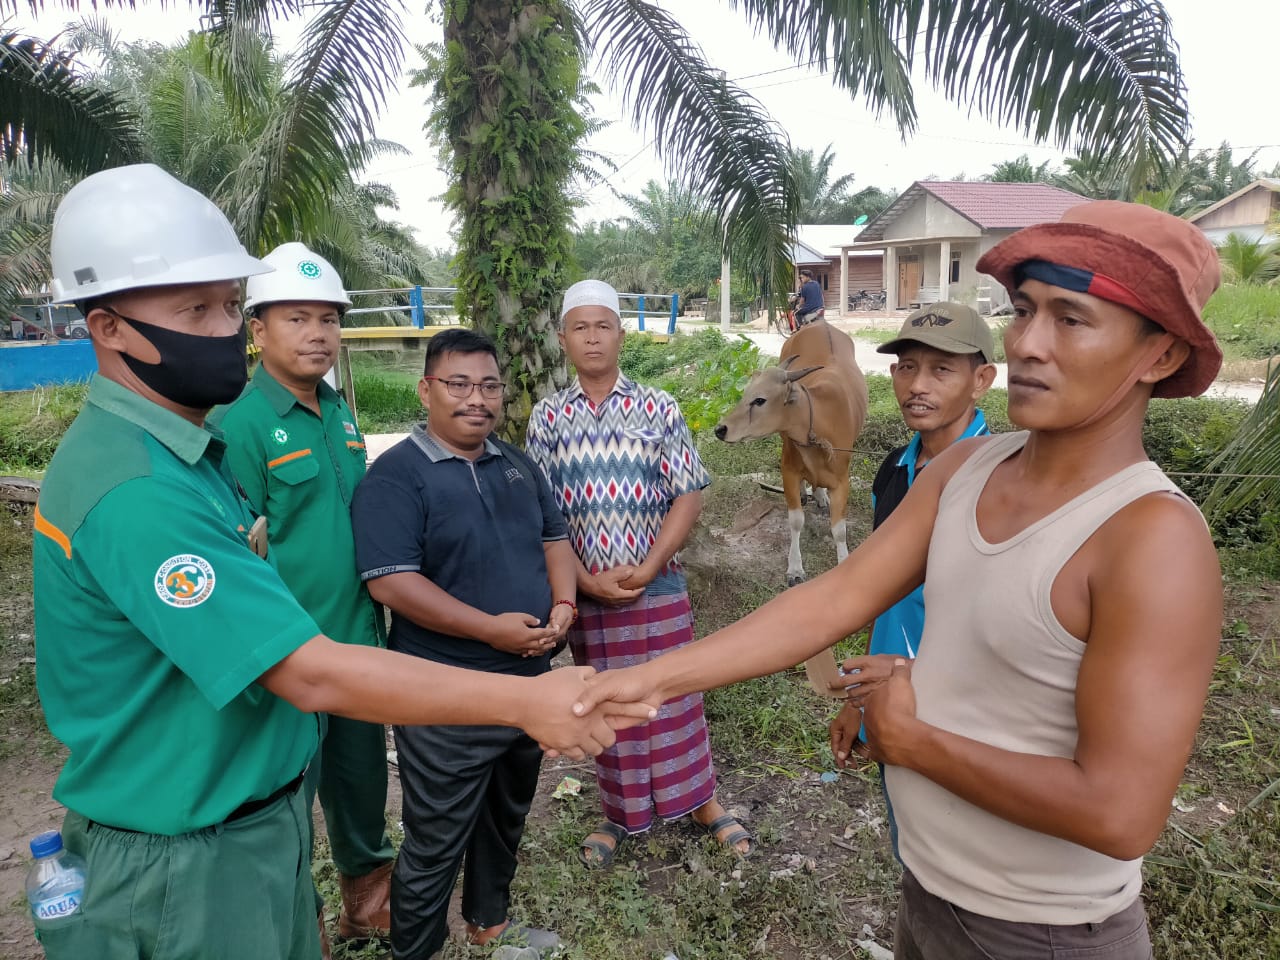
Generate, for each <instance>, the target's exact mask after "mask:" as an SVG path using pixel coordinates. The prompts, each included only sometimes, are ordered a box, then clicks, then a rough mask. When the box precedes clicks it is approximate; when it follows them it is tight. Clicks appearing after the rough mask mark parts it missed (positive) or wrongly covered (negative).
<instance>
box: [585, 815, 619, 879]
mask: <svg viewBox="0 0 1280 960" xmlns="http://www.w3.org/2000/svg"><path fill="white" fill-rule="evenodd" d="M591 832H592V833H602V834H604V835H605V836H607V837H611V838H612V839H613V846H609V844H607V843H605V842H604V841H603V840H592V839H591V837H590V836H588V837H587V838H586V839H585V840H583V841H582V843H581V844H580V845H579V846H578V860H579V861H580V862H581V863H582V865H583V866H584V867H586V868H587V869H588V870H604V869H605V868H606V867H608V866H609V865H610V864H611V863H613V855H614V854H615V853H617V852H618V844H620V843H621V842H622V841H623V840H625V839H626V838H627V831H626V830H623V829H622V827H620V826H618V825H617V824H616V823H614V822H613V821H612V820H605V821H603V822H602V823H601V824H600V826H598V827H596V828H595V829H594V830H592V831H591Z"/></svg>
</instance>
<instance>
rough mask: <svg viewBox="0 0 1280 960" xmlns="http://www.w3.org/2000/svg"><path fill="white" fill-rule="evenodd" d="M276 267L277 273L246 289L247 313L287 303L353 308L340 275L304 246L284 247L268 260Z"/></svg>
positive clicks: (254, 281) (257, 279) (252, 281)
mask: <svg viewBox="0 0 1280 960" xmlns="http://www.w3.org/2000/svg"><path fill="white" fill-rule="evenodd" d="M262 259H263V260H264V261H265V262H266V263H269V264H270V265H271V266H273V267H275V268H276V269H275V272H274V273H267V274H263V275H262V276H257V277H251V278H250V279H249V282H248V283H247V284H245V288H244V309H245V312H246V313H253V312H254V310H255V309H256V308H257V307H261V306H265V305H266V304H268V303H282V302H284V301H286V300H304V301H308V302H318V303H336V304H339V305H341V306H343V307H349V306H351V298H350V297H348V296H347V291H346V290H344V289H343V288H342V278H341V277H339V276H338V271H337V270H335V269H333V264H331V263H330V262H329V261H328V260H326V259H325V258H324V257H322V256H320V255H319V254H316V253H312V252H311V251H310V250H308V249H307V247H306V244H302V243H282V244H280V246H278V247H276V248H275V249H274V250H272V251H271V252H270V253H268V254H267V255H266V256H265V257H263V258H262Z"/></svg>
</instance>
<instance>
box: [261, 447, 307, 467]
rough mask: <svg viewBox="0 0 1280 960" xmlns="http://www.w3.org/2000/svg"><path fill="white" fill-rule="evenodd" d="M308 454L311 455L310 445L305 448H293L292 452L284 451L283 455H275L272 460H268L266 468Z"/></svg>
mask: <svg viewBox="0 0 1280 960" xmlns="http://www.w3.org/2000/svg"><path fill="white" fill-rule="evenodd" d="M309 456H311V448H310V447H307V449H305V450H295V451H293V453H286V454H285V455H284V456H283V457H276V458H275V459H274V460H268V461H267V469H268V470H270V469H271V468H272V467H278V466H280V464H282V463H288V462H289V461H290V460H297V459H298V458H299V457H309Z"/></svg>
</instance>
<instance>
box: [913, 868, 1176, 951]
mask: <svg viewBox="0 0 1280 960" xmlns="http://www.w3.org/2000/svg"><path fill="white" fill-rule="evenodd" d="M893 956H894V960H1151V958H1152V956H1153V954H1152V952H1151V938H1150V935H1149V934H1148V932H1147V915H1146V912H1145V911H1144V910H1143V908H1142V898H1141V897H1139V898H1138V899H1136V900H1135V901H1134V902H1133V903H1132V904H1130V905H1129V906H1128V907H1125V908H1124V909H1123V910H1121V911H1120V912H1119V913H1116V914H1114V915H1112V916H1110V917H1108V918H1107V919H1106V920H1103V921H1102V922H1101V923H1076V924H1070V925H1057V924H1048V923H1014V922H1012V921H1009V920H996V919H994V918H993V917H984V916H982V915H981V914H977V913H970V912H969V911H968V910H962V909H960V908H959V907H957V906H956V905H955V904H953V903H949V902H948V901H946V900H943V899H941V898H940V897H935V896H934V895H933V894H931V893H929V892H928V891H927V890H925V889H924V887H922V886H920V882H919V881H918V880H916V878H915V877H914V876H913V875H912V873H911V871H910V870H906V871H904V872H903V874H902V897H901V899H900V900H899V901H898V925H897V928H896V929H895V930H894V934H893Z"/></svg>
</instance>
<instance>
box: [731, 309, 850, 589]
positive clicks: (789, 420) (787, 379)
mask: <svg viewBox="0 0 1280 960" xmlns="http://www.w3.org/2000/svg"><path fill="white" fill-rule="evenodd" d="M866 422H867V381H866V380H865V379H864V378H863V376H862V371H861V370H860V369H858V363H857V361H856V360H855V359H854V356H853V340H852V339H850V337H849V335H848V334H847V333H844V332H843V331H841V330H836V329H835V328H834V327H831V326H829V325H828V324H827V323H826V322H825V321H818V322H816V323H811V324H809V325H808V326H806V327H801V328H800V329H799V330H798V331H796V333H794V334H792V335H791V337H789V338H788V339H787V342H786V343H784V344H783V345H782V356H781V359H780V360H779V363H778V365H777V366H776V367H769V368H767V369H765V370H761V371H759V372H758V373H756V374H755V375H754V376H752V378H751V380H750V382H749V383H748V384H747V388H746V390H745V391H744V392H743V395H742V400H741V402H739V403H738V405H737V406H736V407H734V408H733V409H732V410H730V411H729V413H728V414H726V415H725V418H724V419H723V420H721V421H720V423H719V424H718V425H717V426H716V436H717V437H719V438H720V439H721V440H725V441H728V442H729V443H738V442H739V441H742V440H757V439H759V438H760V437H767V436H769V434H771V433H780V434H782V492H783V496H785V497H786V501H787V522H788V524H789V525H790V527H791V552H790V554H789V555H788V556H787V586H794V585H795V584H797V583H800V582H801V581H802V580H804V564H803V563H802V561H801V559H800V531H801V530H803V529H804V508H803V506H802V504H801V495H802V493H803V487H802V484H803V483H804V482H808V483H809V485H810V486H812V487H813V488H814V496H815V497H816V498H817V499H818V502H819V504H822V502H823V501H824V500H826V501H828V505H829V507H830V510H831V536H832V538H833V539H834V540H835V543H836V562H837V563H839V562H840V561H841V560H843V559H844V558H845V557H846V556H847V555H848V553H849V548H848V546H847V545H846V543H845V534H844V528H845V523H844V514H845V508H846V507H847V505H848V502H849V459H850V456H851V455H852V451H853V444H854V441H855V440H857V439H858V434H860V433H861V432H862V428H863V426H864V425H865V424H866ZM828 495H829V496H828Z"/></svg>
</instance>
